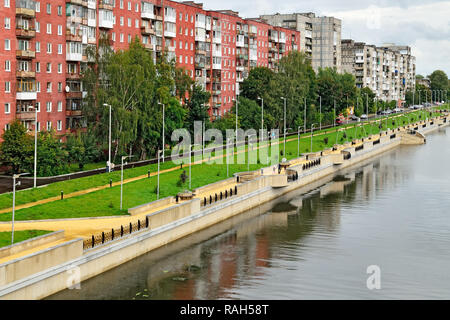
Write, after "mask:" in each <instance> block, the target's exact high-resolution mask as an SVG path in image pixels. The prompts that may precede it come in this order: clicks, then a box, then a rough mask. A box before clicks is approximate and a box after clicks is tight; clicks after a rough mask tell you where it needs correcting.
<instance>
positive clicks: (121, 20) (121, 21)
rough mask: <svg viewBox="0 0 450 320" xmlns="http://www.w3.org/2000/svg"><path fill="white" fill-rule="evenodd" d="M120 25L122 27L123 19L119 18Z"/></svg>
mask: <svg viewBox="0 0 450 320" xmlns="http://www.w3.org/2000/svg"><path fill="white" fill-rule="evenodd" d="M120 25H121V26H123V17H120Z"/></svg>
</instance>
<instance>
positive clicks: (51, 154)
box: [37, 131, 69, 177]
mask: <svg viewBox="0 0 450 320" xmlns="http://www.w3.org/2000/svg"><path fill="white" fill-rule="evenodd" d="M37 140H38V150H39V152H38V159H37V160H38V167H37V174H38V176H41V177H45V176H56V175H60V174H64V173H67V172H69V168H68V166H67V158H68V152H67V150H66V149H65V148H63V144H62V142H61V141H60V138H58V137H56V136H55V133H54V132H53V131H43V132H40V133H39V135H38V139H37Z"/></svg>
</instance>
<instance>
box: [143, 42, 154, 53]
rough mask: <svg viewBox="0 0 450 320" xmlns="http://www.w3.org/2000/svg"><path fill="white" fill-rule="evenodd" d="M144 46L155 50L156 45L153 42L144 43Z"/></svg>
mask: <svg viewBox="0 0 450 320" xmlns="http://www.w3.org/2000/svg"><path fill="white" fill-rule="evenodd" d="M144 48H145V49H148V50H152V51H155V45H153V44H151V43H144Z"/></svg>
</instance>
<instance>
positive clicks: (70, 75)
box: [66, 72, 81, 80]
mask: <svg viewBox="0 0 450 320" xmlns="http://www.w3.org/2000/svg"><path fill="white" fill-rule="evenodd" d="M66 79H67V80H80V79H81V75H80V74H79V73H68V72H67V73H66Z"/></svg>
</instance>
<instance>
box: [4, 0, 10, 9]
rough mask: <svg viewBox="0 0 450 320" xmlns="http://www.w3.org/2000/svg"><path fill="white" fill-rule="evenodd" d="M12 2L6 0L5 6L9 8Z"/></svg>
mask: <svg viewBox="0 0 450 320" xmlns="http://www.w3.org/2000/svg"><path fill="white" fill-rule="evenodd" d="M9 6H10V4H9V0H5V8H9Z"/></svg>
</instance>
